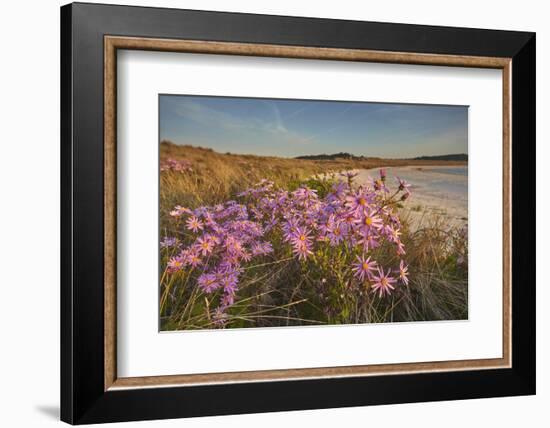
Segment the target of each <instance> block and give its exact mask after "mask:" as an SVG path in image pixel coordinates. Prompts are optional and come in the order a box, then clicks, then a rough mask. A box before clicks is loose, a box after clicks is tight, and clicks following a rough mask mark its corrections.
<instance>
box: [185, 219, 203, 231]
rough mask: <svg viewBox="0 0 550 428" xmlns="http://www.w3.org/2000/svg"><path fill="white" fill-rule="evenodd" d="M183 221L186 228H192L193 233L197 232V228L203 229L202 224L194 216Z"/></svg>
mask: <svg viewBox="0 0 550 428" xmlns="http://www.w3.org/2000/svg"><path fill="white" fill-rule="evenodd" d="M185 223H186V224H187V229H189V230H192V231H193V232H195V233H197V232H198V231H199V229H200V230H203V229H204V225H203V224H202V222H201V221H200V220H199V219H198V218H197V217H196V216H191V217H189V218H188V219H187V221H186V222H185Z"/></svg>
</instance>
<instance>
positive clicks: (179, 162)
mask: <svg viewBox="0 0 550 428" xmlns="http://www.w3.org/2000/svg"><path fill="white" fill-rule="evenodd" d="M160 170H161V171H175V172H188V171H189V172H191V171H193V168H191V162H190V161H189V160H187V159H172V158H168V159H166V160H165V161H162V162H161V163H160Z"/></svg>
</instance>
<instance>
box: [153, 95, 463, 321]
mask: <svg viewBox="0 0 550 428" xmlns="http://www.w3.org/2000/svg"><path fill="white" fill-rule="evenodd" d="M159 144H160V155H159V174H160V179H159V183H160V189H159V190H160V193H159V195H160V196H159V263H160V264H159V266H160V268H159V320H160V321H159V325H160V330H161V331H184V330H197V329H227V328H250V327H259V328H266V327H287V326H294V327H296V326H322V325H337V324H364V323H392V322H417V321H439V320H465V319H468V107H467V106H454V105H423V104H393V103H374V102H356V101H353V102H352V101H328V100H300V99H267V98H242V97H219V96H197V95H179V94H178V95H176V94H169V95H168V94H167V95H159Z"/></svg>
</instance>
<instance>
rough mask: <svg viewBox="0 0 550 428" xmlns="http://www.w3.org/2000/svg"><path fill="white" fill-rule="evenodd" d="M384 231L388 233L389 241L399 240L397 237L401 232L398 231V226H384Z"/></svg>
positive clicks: (396, 241)
mask: <svg viewBox="0 0 550 428" xmlns="http://www.w3.org/2000/svg"><path fill="white" fill-rule="evenodd" d="M386 233H387V234H388V238H389V239H390V241H392V242H395V243H398V242H400V238H399V237H400V236H401V232H400V231H399V228H398V227H393V226H386Z"/></svg>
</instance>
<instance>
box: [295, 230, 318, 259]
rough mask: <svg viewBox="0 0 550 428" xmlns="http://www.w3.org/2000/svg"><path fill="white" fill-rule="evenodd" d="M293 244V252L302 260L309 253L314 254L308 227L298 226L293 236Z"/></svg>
mask: <svg viewBox="0 0 550 428" xmlns="http://www.w3.org/2000/svg"><path fill="white" fill-rule="evenodd" d="M291 244H292V246H293V247H294V248H293V250H292V251H293V252H294V254H296V255H297V256H298V258H299V259H300V260H302V259H303V260H305V259H306V258H307V256H308V255H310V254H313V252H312V251H311V235H310V233H309V231H308V230H307V229H306V228H298V229H297V231H296V233H295V234H294V235H293V236H292V239H291Z"/></svg>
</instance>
